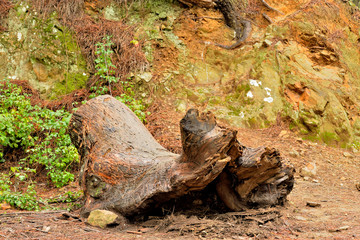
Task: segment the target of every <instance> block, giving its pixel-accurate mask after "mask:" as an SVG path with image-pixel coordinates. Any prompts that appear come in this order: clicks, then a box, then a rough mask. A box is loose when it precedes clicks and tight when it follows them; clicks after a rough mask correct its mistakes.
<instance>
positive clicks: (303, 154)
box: [299, 149, 306, 157]
mask: <svg viewBox="0 0 360 240" xmlns="http://www.w3.org/2000/svg"><path fill="white" fill-rule="evenodd" d="M305 153H306V152H305V150H304V149H301V150H299V154H300V156H302V157H304V156H305Z"/></svg>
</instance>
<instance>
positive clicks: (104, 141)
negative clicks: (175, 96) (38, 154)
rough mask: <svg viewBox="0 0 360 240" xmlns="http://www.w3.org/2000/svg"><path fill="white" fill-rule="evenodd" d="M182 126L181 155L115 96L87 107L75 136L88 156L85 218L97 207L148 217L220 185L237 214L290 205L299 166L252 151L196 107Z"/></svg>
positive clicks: (74, 122)
mask: <svg viewBox="0 0 360 240" xmlns="http://www.w3.org/2000/svg"><path fill="white" fill-rule="evenodd" d="M180 128H181V137H182V145H183V154H181V155H177V154H173V153H171V152H169V151H167V150H166V149H164V148H163V147H162V146H160V145H159V144H158V143H157V142H156V140H155V139H154V138H153V137H152V136H151V134H150V133H149V132H148V131H147V129H146V128H145V127H144V126H143V124H142V123H141V122H140V121H139V120H138V119H137V117H136V116H135V115H134V114H133V113H132V112H131V110H130V109H128V108H127V107H126V106H125V105H124V104H122V103H121V102H120V101H117V100H116V99H115V98H113V97H111V96H108V95H106V96H100V97H97V98H95V99H92V100H90V101H88V102H87V103H86V104H85V105H82V106H81V107H80V108H79V109H78V110H77V111H76V113H74V114H73V116H72V119H71V121H70V124H69V133H70V136H71V139H72V142H73V143H74V144H75V146H76V147H77V149H78V151H79V154H80V156H81V162H82V169H81V173H80V184H81V186H82V188H83V190H84V195H85V203H84V207H83V211H82V213H83V216H84V215H87V213H89V212H90V211H91V210H94V209H107V210H112V211H115V212H117V213H119V214H122V215H124V216H132V215H135V214H139V213H145V212H146V211H148V210H149V209H151V208H154V207H158V206H161V204H162V203H164V202H167V201H168V200H170V199H173V198H177V197H180V196H183V195H185V194H186V193H188V192H190V191H198V190H202V189H204V188H205V187H206V186H207V185H208V184H209V183H210V182H212V181H214V180H215V181H217V192H218V195H219V196H220V198H221V199H222V200H223V201H224V203H225V204H226V206H228V207H229V208H230V209H231V210H236V211H238V210H241V209H244V208H246V207H248V206H249V205H260V206H264V205H274V204H279V203H282V202H283V201H284V200H285V198H286V195H287V194H288V193H289V192H290V191H291V189H292V184H293V168H291V167H284V166H283V164H282V161H281V160H282V159H281V157H280V156H279V153H278V152H277V151H276V150H274V149H268V148H258V149H249V148H246V147H245V146H243V145H241V144H240V143H239V142H238V141H237V139H236V134H237V132H236V131H235V130H232V129H229V128H225V127H220V126H218V125H217V123H216V121H215V117H214V116H213V115H212V114H211V113H202V114H199V112H198V111H197V110H195V109H191V110H189V111H188V112H187V114H186V115H185V117H184V118H183V119H182V120H181V121H180Z"/></svg>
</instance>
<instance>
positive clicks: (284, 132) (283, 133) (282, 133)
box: [279, 130, 287, 137]
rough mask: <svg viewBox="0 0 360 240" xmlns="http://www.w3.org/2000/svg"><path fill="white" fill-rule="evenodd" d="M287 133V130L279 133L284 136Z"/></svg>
mask: <svg viewBox="0 0 360 240" xmlns="http://www.w3.org/2000/svg"><path fill="white" fill-rule="evenodd" d="M286 134H287V131H285V130H282V131H281V132H280V134H279V137H283V136H285V135H286Z"/></svg>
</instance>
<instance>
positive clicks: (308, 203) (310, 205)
mask: <svg viewBox="0 0 360 240" xmlns="http://www.w3.org/2000/svg"><path fill="white" fill-rule="evenodd" d="M306 206H308V207H321V204H320V203H317V202H307V203H306Z"/></svg>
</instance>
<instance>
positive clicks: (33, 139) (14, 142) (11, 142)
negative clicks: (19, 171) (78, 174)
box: [0, 79, 78, 187]
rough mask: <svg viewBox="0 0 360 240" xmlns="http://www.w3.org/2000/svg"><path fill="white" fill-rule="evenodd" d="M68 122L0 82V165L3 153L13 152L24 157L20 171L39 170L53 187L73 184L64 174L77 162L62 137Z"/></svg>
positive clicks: (67, 139)
mask: <svg viewBox="0 0 360 240" xmlns="http://www.w3.org/2000/svg"><path fill="white" fill-rule="evenodd" d="M70 118H71V114H70V113H69V112H66V111H64V110H57V111H52V110H49V109H47V108H41V107H39V106H37V105H35V106H33V105H32V104H31V102H30V100H29V95H27V94H23V93H22V90H21V88H20V87H19V86H17V85H16V84H13V83H11V82H10V81H9V80H8V79H6V80H4V81H2V82H0V145H1V146H3V147H2V148H0V157H2V161H5V159H4V151H5V150H6V149H13V150H16V151H20V152H22V153H25V155H26V157H24V158H22V159H21V161H20V164H21V167H23V168H24V169H25V168H27V169H31V168H35V166H36V165H41V166H43V168H45V170H46V171H47V175H48V176H49V178H50V179H51V181H52V182H53V184H54V185H55V186H56V187H62V186H64V185H66V184H67V183H69V182H70V181H73V180H74V175H73V174H71V173H70V172H68V170H70V169H71V166H72V165H73V164H74V163H76V162H78V154H77V150H76V148H75V147H74V146H73V145H72V143H71V140H70V136H69V135H68V134H67V133H66V129H67V126H68V123H69V121H70ZM21 155H24V154H21ZM34 172H35V170H33V173H34Z"/></svg>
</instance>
